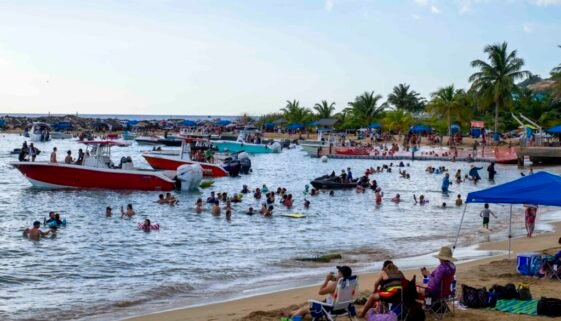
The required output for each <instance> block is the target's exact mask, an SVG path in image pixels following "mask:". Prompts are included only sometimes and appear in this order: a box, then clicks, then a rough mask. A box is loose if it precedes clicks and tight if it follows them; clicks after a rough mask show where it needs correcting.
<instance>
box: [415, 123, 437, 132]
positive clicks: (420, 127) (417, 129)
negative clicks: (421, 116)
mask: <svg viewBox="0 0 561 321" xmlns="http://www.w3.org/2000/svg"><path fill="white" fill-rule="evenodd" d="M410 130H411V131H412V132H426V131H430V130H432V129H431V128H430V127H427V126H424V125H415V126H413V127H411V128H410Z"/></svg>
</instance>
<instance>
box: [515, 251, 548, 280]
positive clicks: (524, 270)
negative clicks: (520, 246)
mask: <svg viewBox="0 0 561 321" xmlns="http://www.w3.org/2000/svg"><path fill="white" fill-rule="evenodd" d="M541 262H542V257H541V255H539V254H537V253H520V254H518V256H517V257H516V271H518V273H520V274H521V275H527V276H533V275H537V274H538V272H539V270H540V267H541Z"/></svg>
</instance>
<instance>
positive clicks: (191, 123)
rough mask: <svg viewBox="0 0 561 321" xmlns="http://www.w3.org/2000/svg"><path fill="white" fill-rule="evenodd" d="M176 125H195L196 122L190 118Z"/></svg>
mask: <svg viewBox="0 0 561 321" xmlns="http://www.w3.org/2000/svg"><path fill="white" fill-rule="evenodd" d="M178 125H179V126H185V127H193V126H197V123H195V122H194V121H192V120H188V119H185V120H184V121H182V122H180V123H179V124H178Z"/></svg>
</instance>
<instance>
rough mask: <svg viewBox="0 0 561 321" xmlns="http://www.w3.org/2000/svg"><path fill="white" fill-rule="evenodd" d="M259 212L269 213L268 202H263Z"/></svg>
mask: <svg viewBox="0 0 561 321" xmlns="http://www.w3.org/2000/svg"><path fill="white" fill-rule="evenodd" d="M259 213H261V214H262V215H265V214H266V213H267V204H265V203H263V204H261V209H260V210H259Z"/></svg>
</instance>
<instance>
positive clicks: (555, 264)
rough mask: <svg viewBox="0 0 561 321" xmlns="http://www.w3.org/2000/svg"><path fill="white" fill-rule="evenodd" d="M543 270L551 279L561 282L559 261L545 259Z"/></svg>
mask: <svg viewBox="0 0 561 321" xmlns="http://www.w3.org/2000/svg"><path fill="white" fill-rule="evenodd" d="M543 269H544V271H545V272H546V276H548V277H549V278H550V279H557V280H558V281H561V263H560V262H559V261H553V260H548V259H544V260H543Z"/></svg>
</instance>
